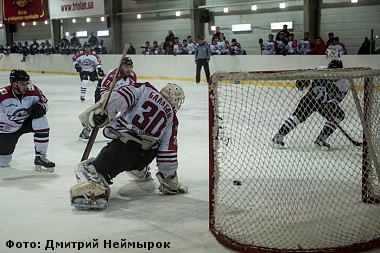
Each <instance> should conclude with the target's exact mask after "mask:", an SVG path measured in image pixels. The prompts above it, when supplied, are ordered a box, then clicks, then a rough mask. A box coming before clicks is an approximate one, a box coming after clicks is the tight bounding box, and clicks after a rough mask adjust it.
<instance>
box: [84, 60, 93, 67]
mask: <svg viewBox="0 0 380 253" xmlns="http://www.w3.org/2000/svg"><path fill="white" fill-rule="evenodd" d="M82 65H84V66H91V65H92V61H91V60H89V59H85V60H84V61H83V62H82Z"/></svg>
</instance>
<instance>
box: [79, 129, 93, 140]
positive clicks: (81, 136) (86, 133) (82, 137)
mask: <svg viewBox="0 0 380 253" xmlns="http://www.w3.org/2000/svg"><path fill="white" fill-rule="evenodd" d="M90 134H91V129H90V128H87V127H84V128H83V130H82V132H81V133H80V134H79V140H88V139H90Z"/></svg>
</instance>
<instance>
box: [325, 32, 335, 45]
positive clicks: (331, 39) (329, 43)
mask: <svg viewBox="0 0 380 253" xmlns="http://www.w3.org/2000/svg"><path fill="white" fill-rule="evenodd" d="M334 38H335V35H334V33H333V32H329V34H328V39H327V41H326V48H328V47H329V46H330V45H331V44H334Z"/></svg>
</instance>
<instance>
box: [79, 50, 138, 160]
mask: <svg viewBox="0 0 380 253" xmlns="http://www.w3.org/2000/svg"><path fill="white" fill-rule="evenodd" d="M129 47H130V44H126V45H125V46H124V51H123V54H122V55H121V59H120V61H119V65H118V68H117V70H116V74H115V77H114V78H113V80H112V83H111V85H110V88H109V91H108V93H107V96H106V99H105V100H104V103H103V105H102V110H101V114H103V112H104V110H105V108H106V107H107V104H108V100H109V99H110V96H111V93H112V91H113V88H114V87H115V84H116V77H117V76H118V75H119V72H120V66H121V64H122V62H123V59H124V57H125V56H126V55H127V52H128V49H129ZM98 131H99V126H95V127H94V128H93V129H92V132H91V135H90V138H89V139H88V142H87V145H86V148H85V149H84V152H83V155H82V159H81V161H84V160H86V159H88V156H89V155H90V152H91V149H92V146H94V143H95V139H96V136H97V135H98Z"/></svg>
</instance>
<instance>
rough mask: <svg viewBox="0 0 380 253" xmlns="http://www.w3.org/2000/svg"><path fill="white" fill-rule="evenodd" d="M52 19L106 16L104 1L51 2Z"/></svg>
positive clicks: (52, 0) (61, 0)
mask: <svg viewBox="0 0 380 253" xmlns="http://www.w3.org/2000/svg"><path fill="white" fill-rule="evenodd" d="M49 15H50V19H64V18H83V17H91V16H99V15H104V0H88V1H86V0H83V1H77V0H49Z"/></svg>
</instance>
